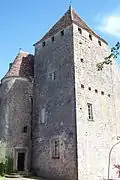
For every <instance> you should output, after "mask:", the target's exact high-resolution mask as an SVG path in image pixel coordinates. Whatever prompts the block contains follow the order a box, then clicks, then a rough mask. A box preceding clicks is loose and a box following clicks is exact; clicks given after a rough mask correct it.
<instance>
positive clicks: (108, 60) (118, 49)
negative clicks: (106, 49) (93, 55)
mask: <svg viewBox="0 0 120 180" xmlns="http://www.w3.org/2000/svg"><path fill="white" fill-rule="evenodd" d="M119 55H120V42H117V43H116V45H115V46H114V47H112V48H111V53H110V55H109V56H107V57H105V58H104V59H105V60H104V61H103V62H100V63H98V64H97V68H98V71H102V69H103V67H104V64H107V65H108V64H111V65H112V58H114V59H116V58H118V56H119Z"/></svg>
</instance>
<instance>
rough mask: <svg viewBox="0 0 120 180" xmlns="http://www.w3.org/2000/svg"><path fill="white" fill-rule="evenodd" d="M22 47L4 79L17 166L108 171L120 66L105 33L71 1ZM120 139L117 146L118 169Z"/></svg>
mask: <svg viewBox="0 0 120 180" xmlns="http://www.w3.org/2000/svg"><path fill="white" fill-rule="evenodd" d="M34 47H35V54H34V56H33V55H30V54H27V53H25V52H22V51H21V52H20V53H19V54H18V55H17V57H16V58H15V60H14V62H13V63H12V65H11V66H10V68H9V70H8V72H7V73H6V75H5V76H4V77H3V78H2V80H1V86H0V138H1V139H3V138H4V140H5V141H6V142H7V148H8V150H7V154H8V155H9V156H10V157H11V158H12V159H13V170H17V171H27V172H28V171H33V172H35V173H36V174H37V175H38V176H41V177H44V178H47V179H58V180H73V179H74V180H81V179H82V180H103V179H107V173H108V171H107V169H108V154H109V151H110V148H111V147H112V146H113V145H114V144H115V143H116V142H117V139H118V137H119V136H120V124H119V117H120V83H119V82H120V72H119V69H118V67H117V65H116V63H115V60H113V64H112V65H105V66H104V68H103V70H102V71H98V69H97V66H96V65H97V63H99V62H102V61H103V60H104V58H105V57H106V56H108V55H109V53H110V49H109V47H108V44H107V42H106V41H105V40H103V39H102V38H101V37H100V36H98V35H97V34H96V33H95V32H93V31H92V30H91V29H90V28H89V27H88V26H87V25H86V23H85V22H84V21H83V20H82V19H81V18H80V17H79V16H78V15H77V14H76V12H75V11H74V10H73V9H72V8H71V7H70V8H69V9H68V11H67V12H66V13H65V14H64V16H63V17H62V18H61V19H60V20H59V21H58V22H57V23H56V24H55V25H54V26H53V27H52V28H51V29H50V30H49V31H48V33H46V34H45V36H44V37H43V38H42V39H41V40H40V41H38V42H37V43H35V44H34ZM119 148H120V146H119V145H118V146H116V147H115V148H114V150H113V152H112V154H111V166H110V178H111V179H112V178H113V179H115V178H117V177H118V174H117V170H116V169H115V168H114V164H119V163H120V153H119Z"/></svg>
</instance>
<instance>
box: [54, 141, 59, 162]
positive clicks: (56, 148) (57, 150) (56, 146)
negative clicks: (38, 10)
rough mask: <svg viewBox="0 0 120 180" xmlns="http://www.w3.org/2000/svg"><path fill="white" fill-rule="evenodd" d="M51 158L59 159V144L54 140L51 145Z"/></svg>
mask: <svg viewBox="0 0 120 180" xmlns="http://www.w3.org/2000/svg"><path fill="white" fill-rule="evenodd" d="M52 158H53V159H59V158H60V142H59V140H55V141H54V143H53V151H52Z"/></svg>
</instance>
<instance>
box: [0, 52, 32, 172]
mask: <svg viewBox="0 0 120 180" xmlns="http://www.w3.org/2000/svg"><path fill="white" fill-rule="evenodd" d="M33 64H34V58H33V56H32V55H29V54H27V53H25V52H20V53H19V54H18V55H17V56H16V58H15V60H14V62H13V63H11V64H10V68H9V71H8V72H7V74H6V75H5V76H4V77H3V79H2V80H1V86H0V96H1V104H0V114H1V116H0V137H1V139H3V138H4V140H6V142H7V150H8V151H7V156H9V157H11V158H12V159H13V169H14V170H18V171H28V170H30V166H31V123H32V104H31V103H32V94H33V93H32V83H33Z"/></svg>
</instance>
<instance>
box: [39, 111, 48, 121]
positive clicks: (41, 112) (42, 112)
mask: <svg viewBox="0 0 120 180" xmlns="http://www.w3.org/2000/svg"><path fill="white" fill-rule="evenodd" d="M45 115H46V113H45V108H42V109H41V111H40V117H39V118H40V119H39V121H40V124H44V123H45V120H46V117H45Z"/></svg>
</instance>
